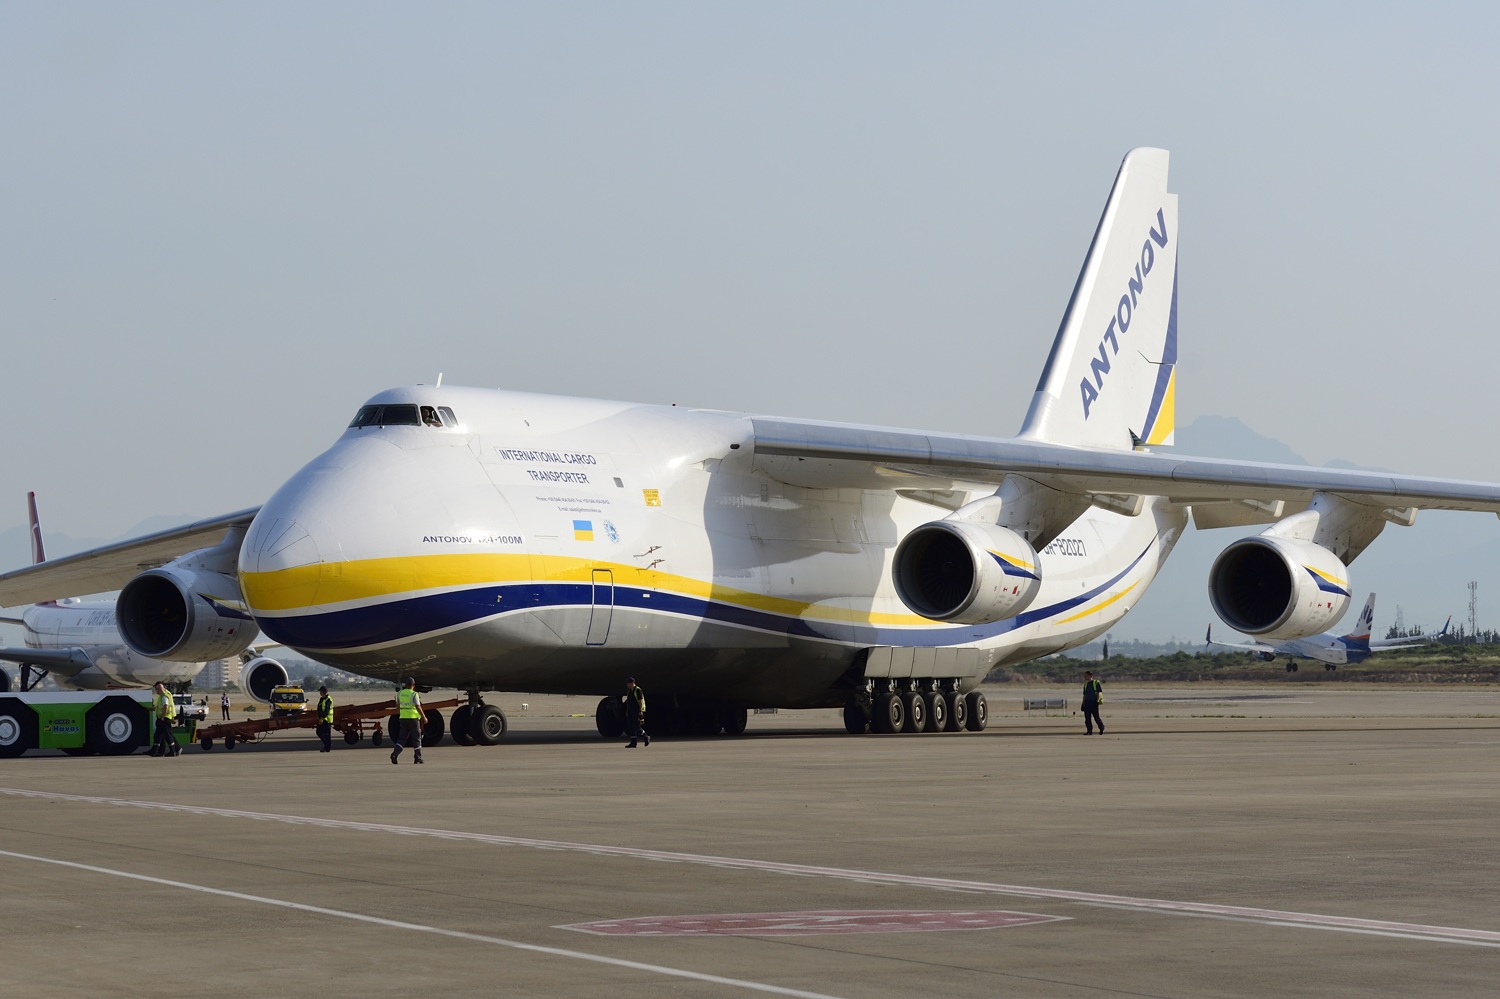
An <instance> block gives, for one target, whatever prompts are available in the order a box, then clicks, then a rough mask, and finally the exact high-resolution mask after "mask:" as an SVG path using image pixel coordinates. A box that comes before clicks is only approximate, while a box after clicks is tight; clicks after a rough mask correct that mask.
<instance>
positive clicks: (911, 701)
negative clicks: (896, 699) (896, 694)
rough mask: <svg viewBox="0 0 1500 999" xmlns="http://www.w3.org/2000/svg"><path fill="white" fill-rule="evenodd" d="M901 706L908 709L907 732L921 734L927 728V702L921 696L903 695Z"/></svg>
mask: <svg viewBox="0 0 1500 999" xmlns="http://www.w3.org/2000/svg"><path fill="white" fill-rule="evenodd" d="M901 704H902V706H903V707H905V708H906V729H905V731H907V732H921V731H922V730H924V729H925V728H927V701H926V700H924V699H923V697H922V695H921V694H902V695H901Z"/></svg>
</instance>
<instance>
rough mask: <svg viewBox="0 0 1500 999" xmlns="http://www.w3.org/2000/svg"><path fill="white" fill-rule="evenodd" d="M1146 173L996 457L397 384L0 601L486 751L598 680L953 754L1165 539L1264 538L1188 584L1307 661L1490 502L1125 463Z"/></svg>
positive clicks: (691, 722)
mask: <svg viewBox="0 0 1500 999" xmlns="http://www.w3.org/2000/svg"><path fill="white" fill-rule="evenodd" d="M1167 159H1168V156H1167V153H1166V152H1165V151H1164V150H1159V149H1137V150H1135V151H1133V152H1131V153H1130V154H1129V155H1128V156H1127V157H1126V158H1125V161H1124V163H1123V165H1122V166H1121V168H1120V172H1119V175H1118V176H1117V178H1116V180H1115V184H1114V188H1113V190H1112V191H1111V193H1110V196H1109V201H1108V203H1107V205H1106V206H1105V209H1104V214H1103V216H1102V217H1101V218H1100V220H1099V226H1098V229H1097V231H1096V232H1095V235H1094V239H1093V242H1092V244H1091V246H1090V248H1089V252H1088V256H1087V258H1086V260H1085V262H1084V265H1083V270H1082V272H1081V273H1080V274H1079V276H1078V281H1077V284H1076V285H1075V287H1074V290H1073V295H1072V299H1071V301H1070V302H1069V303H1068V308H1067V311H1066V313H1065V314H1064V316H1063V320H1062V324H1061V326H1060V328H1059V329H1058V331H1057V335H1056V338H1055V340H1054V341H1053V344H1052V351H1051V354H1050V356H1049V357H1048V359H1047V363H1046V367H1045V368H1044V370H1043V371H1042V374H1041V379H1040V381H1039V383H1038V384H1037V388H1036V393H1035V395H1034V397H1033V399H1032V403H1031V408H1030V410H1029V412H1028V413H1027V416H1026V419H1025V423H1024V424H1023V426H1022V427H1021V432H1020V435H1019V436H1018V437H1015V438H1010V439H1004V438H990V437H968V436H959V435H953V434H935V433H925V432H918V431H911V430H895V429H882V428H876V427H868V426H853V425H847V424H838V423H824V422H811V421H806V420H790V419H780V418H770V417H762V416H752V415H746V414H741V413H727V412H716V411H711V410H692V409H685V408H677V407H671V406H659V405H638V404H631V403H620V402H600V401H592V400H581V399H569V398H558V397H552V396H543V395H532V394H526V393H519V392H509V391H500V390H491V389H481V388H459V387H453V386H442V385H441V384H439V385H436V386H423V385H418V386H414V387H409V388H397V389H391V390H389V391H386V392H382V393H380V394H379V395H376V396H374V397H373V398H371V399H370V400H369V402H368V403H367V404H366V405H364V406H363V407H361V408H360V409H359V411H358V413H357V414H356V415H355V418H354V420H353V422H352V423H351V424H350V425H349V426H348V428H347V429H346V430H345V431H344V432H343V434H342V436H340V437H339V438H338V440H337V441H336V442H334V444H333V446H332V447H330V448H329V449H328V450H327V451H326V452H324V453H323V454H322V455H320V456H319V457H317V458H315V459H314V460H313V461H312V462H311V463H310V464H308V465H307V466H306V467H305V468H303V469H302V470H301V471H299V472H298V473H297V474H296V475H294V476H293V477H292V478H291V479H290V480H289V481H288V482H286V483H285V484H284V485H283V486H282V487H281V488H280V489H278V490H277V491H276V492H275V493H274V494H273V495H272V496H271V498H270V499H269V500H267V501H266V503H265V504H264V505H263V506H261V507H259V508H258V509H250V510H244V511H241V512H239V513H236V514H230V515H227V516H224V517H219V518H215V519H212V520H206V521H202V522H200V523H198V524H194V525H189V526H187V527H183V528H180V529H178V530H176V531H170V532H164V533H161V534H157V535H153V536H150V537H146V538H141V539H138V540H136V541H133V542H125V543H122V544H119V545H114V546H110V547H108V548H104V549H99V550H97V551H94V552H90V553H85V554H83V555H79V556H75V557H73V558H70V559H63V560H59V561H58V562H57V563H56V564H53V563H48V564H47V565H44V566H37V567H33V568H29V569H21V570H19V571H16V572H12V573H8V574H6V575H4V576H0V601H19V600H37V599H45V598H49V597H54V596H59V595H63V594H68V593H81V592H97V591H100V590H103V589H109V588H116V587H123V590H122V591H121V593H120V597H119V603H118V605H117V606H118V615H119V622H120V632H121V635H122V636H123V638H124V640H125V643H126V644H127V645H128V646H129V647H130V648H131V649H133V650H135V651H137V652H139V653H141V654H143V655H147V656H152V657H157V658H171V657H174V656H176V657H184V656H185V657H188V658H196V659H203V658H215V657H218V656H223V655H231V654H234V653H235V652H237V651H239V649H240V648H242V647H243V646H242V645H241V642H242V641H245V640H247V639H246V638H245V636H247V635H250V634H252V633H253V632H254V630H255V629H254V628H251V627H248V625H249V624H251V623H252V622H253V623H254V624H257V625H259V626H260V629H261V630H263V631H264V632H265V634H266V635H267V636H268V637H269V638H270V639H272V640H274V641H277V642H280V643H283V644H285V645H287V646H290V647H291V648H293V649H295V650H297V651H298V652H300V653H302V654H303V655H306V656H308V657H309V658H311V659H314V660H317V661H319V662H322V663H326V664H328V665H330V666H333V667H335V668H339V669H345V670H350V671H352V672H356V673H361V674H364V675H367V676H371V677H376V678H381V679H390V680H396V679H398V678H400V677H403V676H408V675H410V676H413V677H415V678H416V679H417V682H418V683H419V685H421V686H424V687H426V686H439V685H442V686H448V685H452V686H456V687H458V688H460V689H464V690H467V691H468V694H469V702H468V704H466V705H463V706H461V707H459V708H458V709H457V710H456V711H455V713H454V715H453V717H452V719H451V720H450V722H449V724H450V727H451V729H452V730H453V732H454V734H455V737H456V738H457V739H458V740H459V741H460V742H466V743H467V742H470V741H478V742H481V743H485V744H491V743H494V742H496V741H498V740H499V739H500V738H501V737H502V736H503V735H504V731H505V718H504V716H503V714H501V713H500V711H499V710H498V708H496V707H495V706H494V705H486V704H484V701H483V692H484V691H488V690H513V691H537V692H553V693H568V694H598V695H609V694H611V693H616V694H617V693H618V692H619V691H620V689H621V687H622V683H623V680H624V678H625V676H626V675H627V674H629V675H633V676H635V677H636V678H637V679H638V680H639V681H640V683H641V685H642V686H643V687H644V688H645V690H646V691H647V692H648V697H649V711H650V713H651V717H652V719H653V720H652V725H653V726H654V731H658V732H659V731H662V730H664V729H665V730H675V731H686V732H703V733H707V732H714V731H719V730H727V731H730V732H738V731H740V730H742V729H743V727H744V725H745V719H746V709H747V708H752V707H770V706H777V707H785V708H801V707H820V706H839V705H842V706H843V708H844V717H845V721H846V724H847V727H848V729H849V730H850V731H851V732H860V731H864V730H865V729H866V728H867V726H873V727H874V728H875V729H876V730H877V731H881V732H898V731H923V730H924V729H925V730H929V731H930V730H933V729H940V730H956V729H964V728H968V729H978V728H982V727H983V726H984V724H985V718H986V706H985V701H984V697H983V694H982V693H980V692H979V690H978V689H977V688H978V686H979V683H980V681H981V680H982V679H983V678H984V676H985V674H986V673H988V672H989V671H990V669H991V668H993V667H995V666H997V665H1001V664H1006V663H1016V662H1022V661H1025V660H1029V659H1034V658H1036V657H1038V656H1044V655H1048V654H1050V653H1053V652H1057V651H1059V650H1062V649H1067V648H1070V647H1072V646H1076V645H1079V644H1081V643H1084V642H1087V641H1089V640H1091V639H1093V638H1095V637H1097V636H1098V635H1100V634H1102V633H1104V632H1105V631H1107V630H1108V629H1109V628H1111V627H1113V626H1114V625H1115V623H1116V622H1117V621H1119V619H1120V618H1121V617H1122V616H1123V615H1124V614H1125V613H1126V612H1127V611H1128V610H1129V609H1130V608H1131V607H1132V606H1133V605H1134V604H1135V602H1136V601H1137V600H1139V599H1140V596H1141V594H1142V592H1143V591H1144V590H1145V588H1146V586H1147V585H1148V584H1149V583H1150V582H1151V580H1152V578H1153V577H1154V576H1155V575H1156V573H1157V571H1158V570H1159V569H1160V568H1161V566H1162V564H1163V562H1164V560H1165V559H1166V557H1167V555H1168V553H1169V552H1170V551H1171V550H1172V546H1173V545H1174V544H1175V543H1176V541H1177V539H1178V538H1179V536H1180V535H1181V533H1182V532H1183V530H1184V529H1185V528H1186V526H1187V524H1188V521H1189V519H1190V517H1191V519H1193V520H1194V521H1195V522H1196V523H1197V525H1198V526H1200V527H1222V526H1230V525H1241V526H1243V525H1250V524H1269V525H1270V526H1269V527H1268V528H1266V529H1265V530H1264V531H1262V532H1261V533H1259V534H1256V535H1253V536H1250V537H1246V538H1242V539H1240V540H1238V541H1235V542H1234V543H1233V544H1231V545H1229V546H1228V548H1226V549H1225V550H1224V552H1223V553H1222V554H1221V555H1220V556H1219V557H1218V559H1217V560H1216V561H1215V562H1214V564H1213V567H1212V569H1211V572H1210V576H1209V581H1208V585H1209V592H1210V596H1211V599H1212V603H1213V605H1214V609H1215V612H1216V613H1217V614H1218V615H1219V616H1220V617H1221V618H1223V620H1224V621H1225V622H1226V623H1227V624H1229V625H1230V626H1231V627H1232V628H1234V629H1236V630H1238V631H1240V632H1243V633H1245V634H1249V635H1252V636H1255V637H1258V638H1261V639H1263V640H1267V641H1274V640H1279V639H1284V638H1293V637H1298V636H1304V635H1312V634H1316V633H1317V632H1319V631H1322V630H1323V629H1325V628H1327V627H1328V626H1330V625H1331V624H1332V623H1333V622H1334V621H1337V620H1338V619H1339V618H1340V617H1341V616H1342V615H1343V613H1344V610H1345V608H1346V606H1347V604H1348V602H1349V581H1348V569H1347V568H1346V567H1347V565H1348V563H1350V562H1351V561H1353V559H1354V558H1355V557H1357V556H1358V555H1359V554H1360V553H1361V552H1363V551H1364V549H1365V548H1366V546H1368V545H1369V544H1370V543H1371V542H1372V541H1373V540H1374V539H1375V537H1376V536H1377V535H1378V534H1379V533H1380V531H1381V529H1382V528H1383V527H1384V526H1385V525H1386V524H1387V523H1396V524H1402V525H1410V524H1412V523H1413V522H1414V521H1415V519H1416V512H1417V510H1418V509H1419V508H1423V507H1428V508H1437V509H1449V510H1475V511H1488V512H1497V511H1500V485H1493V484H1488V483H1474V482H1459V481H1451V480H1442V479H1428V478H1418V477H1411V476H1398V475H1387V474H1377V473H1372V472H1357V471H1345V470H1335V469H1326V468H1306V467H1297V466H1280V465H1264V464H1252V463H1246V462H1237V461H1225V460H1215V459H1207V458H1190V457H1182V456H1178V455H1163V454H1155V453H1151V452H1150V451H1149V450H1147V449H1148V448H1149V447H1151V446H1154V445H1162V444H1169V443H1171V440H1172V430H1173V408H1174V407H1173V402H1174V392H1175V389H1176V381H1175V372H1176V362H1177V309H1176V303H1177V198H1176V196H1175V195H1172V194H1169V193H1168V192H1167ZM1002 359H1003V358H1002ZM953 377H954V378H955V379H958V376H957V374H953ZM959 380H961V379H959ZM439 382H440V383H441V379H439ZM967 390H968V391H976V392H983V391H988V388H987V385H986V383H985V381H984V377H983V375H982V374H981V373H980V372H979V370H978V369H977V368H976V369H975V371H974V374H973V375H972V376H971V377H970V378H969V388H968V389H967ZM205 546H207V547H205ZM184 552H186V553H187V554H184ZM143 566H144V567H146V568H144V570H143V568H142V567H143ZM231 631H232V632H233V634H230V632H231ZM615 704H616V699H615V698H613V697H609V696H606V697H605V698H604V699H603V700H602V701H601V702H600V706H599V708H598V711H597V720H598V724H599V729H600V731H601V733H603V734H606V735H608V734H611V733H614V732H617V731H618V726H619V718H618V716H617V715H616V714H615V713H614V705H615ZM432 722H433V723H434V724H435V725H436V726H438V727H437V734H438V735H439V736H440V735H441V732H442V728H441V725H442V719H440V718H437V719H432ZM429 734H431V732H430V731H429Z"/></svg>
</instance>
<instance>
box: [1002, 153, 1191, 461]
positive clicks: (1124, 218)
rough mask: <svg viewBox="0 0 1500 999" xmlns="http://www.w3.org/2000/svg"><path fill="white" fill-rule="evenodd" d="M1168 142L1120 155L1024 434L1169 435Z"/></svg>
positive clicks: (1173, 255) (1173, 322) (1114, 441)
mask: <svg viewBox="0 0 1500 999" xmlns="http://www.w3.org/2000/svg"><path fill="white" fill-rule="evenodd" d="M1168 159H1169V157H1168V153H1167V151H1166V150H1165V149H1148V148H1142V149H1133V150H1131V151H1130V153H1128V154H1127V155H1126V157H1125V162H1124V163H1122V164H1121V165H1120V172H1119V174H1118V175H1117V176H1116V177H1115V184H1114V188H1113V189H1112V190H1111V191H1110V194H1109V201H1108V202H1107V203H1106V205H1105V207H1104V214H1103V215H1102V216H1101V217H1100V219H1099V226H1098V228H1097V229H1096V230H1095V232H1094V239H1093V242H1092V243H1091V244H1090V245H1089V251H1088V256H1087V257H1086V258H1085V260H1084V263H1083V270H1082V271H1080V272H1079V275H1078V281H1077V283H1076V284H1075V285H1074V286H1073V296H1072V298H1071V300H1070V301H1069V302H1068V308H1067V311H1066V312H1065V313H1063V319H1062V324H1061V325H1060V326H1059V327H1058V330H1057V337H1056V338H1055V339H1054V340H1053V342H1052V353H1051V354H1050V355H1049V356H1048V358H1047V365H1046V367H1045V368H1044V369H1043V370H1042V377H1041V380H1040V381H1039V382H1038V383H1037V387H1036V394H1035V395H1034V396H1033V397H1032V402H1031V409H1030V411H1029V412H1028V413H1027V414H1026V422H1025V423H1024V424H1023V425H1022V427H1021V433H1020V436H1021V437H1023V438H1031V439H1034V440H1040V441H1047V442H1049V443H1054V444H1076V445H1083V446H1089V447H1102V448H1116V449H1119V450H1122V451H1128V450H1130V449H1131V448H1133V447H1137V446H1139V445H1142V444H1146V445H1151V444H1171V443H1172V437H1173V431H1174V429H1175V393H1176V379H1175V371H1176V364H1177V195H1175V194H1170V193H1168V192H1167V164H1168Z"/></svg>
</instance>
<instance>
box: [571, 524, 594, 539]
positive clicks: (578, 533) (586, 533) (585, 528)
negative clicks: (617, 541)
mask: <svg viewBox="0 0 1500 999" xmlns="http://www.w3.org/2000/svg"><path fill="white" fill-rule="evenodd" d="M573 540H574V541H593V540H594V522H593V521H592V520H575V521H573Z"/></svg>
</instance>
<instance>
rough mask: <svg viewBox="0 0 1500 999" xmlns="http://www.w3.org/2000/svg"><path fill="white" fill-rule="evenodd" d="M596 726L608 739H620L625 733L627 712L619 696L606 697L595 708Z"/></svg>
mask: <svg viewBox="0 0 1500 999" xmlns="http://www.w3.org/2000/svg"><path fill="white" fill-rule="evenodd" d="M594 727H595V728H596V729H598V730H599V734H600V735H601V736H603V737H604V738H606V739H618V738H619V737H620V736H622V735H624V734H625V712H624V710H623V709H622V708H621V707H620V699H619V698H618V697H605V698H601V699H600V701H599V706H598V707H597V708H595V709H594Z"/></svg>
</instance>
